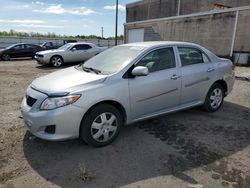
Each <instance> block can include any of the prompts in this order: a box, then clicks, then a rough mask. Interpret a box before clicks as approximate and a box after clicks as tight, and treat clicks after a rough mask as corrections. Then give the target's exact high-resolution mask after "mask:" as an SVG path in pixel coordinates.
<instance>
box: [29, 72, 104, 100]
mask: <svg viewBox="0 0 250 188" xmlns="http://www.w3.org/2000/svg"><path fill="white" fill-rule="evenodd" d="M106 77H107V75H100V74H95V73H91V72H89V73H88V72H84V71H81V70H78V69H76V68H75V67H70V68H66V69H63V70H60V71H56V72H53V73H50V74H48V75H46V76H42V77H40V78H37V79H35V80H34V81H33V82H32V83H31V87H32V88H33V89H35V90H38V91H40V92H42V93H46V94H48V95H66V94H67V93H70V92H73V91H76V90H79V89H81V90H82V89H84V87H87V86H89V85H93V84H98V83H102V82H103V81H104V80H105V78H106Z"/></svg>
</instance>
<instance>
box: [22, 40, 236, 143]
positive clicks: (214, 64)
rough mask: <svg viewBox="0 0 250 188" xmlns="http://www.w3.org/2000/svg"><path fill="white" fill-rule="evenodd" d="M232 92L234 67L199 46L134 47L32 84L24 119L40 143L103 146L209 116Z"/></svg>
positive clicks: (105, 54)
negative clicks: (156, 124) (180, 115)
mask: <svg viewBox="0 0 250 188" xmlns="http://www.w3.org/2000/svg"><path fill="white" fill-rule="evenodd" d="M233 84H234V66H233V65H232V63H231V61H230V60H228V59H221V58H219V57H217V56H216V55H214V54H213V53H212V52H210V51H208V50H207V49H205V48H203V47H201V46H199V45H196V44H192V43H185V42H144V43H132V44H125V45H121V46H117V47H113V48H111V49H109V50H106V51H105V52H103V53H101V54H99V55H97V56H95V57H93V58H91V59H89V60H88V61H86V62H85V63H84V64H81V65H77V66H75V67H70V68H66V69H63V70H60V71H57V72H54V73H51V74H48V75H46V76H43V77H40V78H38V79H36V80H34V81H33V82H32V84H31V85H30V86H29V87H28V89H27V92H26V94H25V97H24V98H23V101H22V105H21V111H22V114H23V119H24V122H25V125H26V127H27V128H28V130H29V131H30V132H31V133H32V134H34V135H35V136H37V137H39V138H42V139H46V140H64V139H71V138H78V137H80V138H82V139H83V140H84V141H85V142H86V143H88V144H90V145H93V146H104V145H107V144H109V143H111V142H112V141H113V140H114V139H115V138H116V137H117V135H118V133H119V131H120V129H121V127H122V126H123V125H125V124H129V123H132V122H136V121H141V120H145V119H147V118H152V117H155V116H158V115H162V114H165V113H169V112H173V111H178V110H182V109H187V108H191V107H194V106H203V108H204V109H205V110H206V111H209V112H214V111H216V110H218V109H219V108H220V106H221V105H222V103H223V98H224V97H225V96H226V95H228V94H229V93H230V92H231V90H232V88H233Z"/></svg>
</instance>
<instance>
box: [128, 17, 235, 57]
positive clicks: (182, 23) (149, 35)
mask: <svg viewBox="0 0 250 188" xmlns="http://www.w3.org/2000/svg"><path fill="white" fill-rule="evenodd" d="M235 16H236V15H235V12H229V13H223V14H222V13H220V14H214V15H206V16H197V17H191V18H180V19H174V20H166V21H159V22H153V23H150V22H149V23H142V24H140V23H138V24H134V25H132V26H131V25H130V26H129V25H128V26H126V30H129V29H133V28H144V41H155V40H158V41H161V40H170V41H187V42H194V43H197V44H200V45H202V46H204V47H206V48H208V49H210V50H211V51H213V52H214V53H216V54H217V55H220V56H228V55H229V54H230V49H231V43H232V35H233V28H234V22H235Z"/></svg>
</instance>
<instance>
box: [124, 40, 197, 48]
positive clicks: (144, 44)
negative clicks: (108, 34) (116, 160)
mask: <svg viewBox="0 0 250 188" xmlns="http://www.w3.org/2000/svg"><path fill="white" fill-rule="evenodd" d="M162 45H169V46H175V45H191V46H199V45H198V44H195V43H191V42H180V41H149V42H136V43H128V44H124V46H140V47H148V48H149V47H157V46H162ZM199 47H200V46H199Z"/></svg>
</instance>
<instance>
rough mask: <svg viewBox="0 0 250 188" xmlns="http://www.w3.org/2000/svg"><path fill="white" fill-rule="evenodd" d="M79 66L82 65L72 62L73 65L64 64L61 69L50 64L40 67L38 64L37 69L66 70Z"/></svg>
mask: <svg viewBox="0 0 250 188" xmlns="http://www.w3.org/2000/svg"><path fill="white" fill-rule="evenodd" d="M79 64H81V63H79V62H72V63H67V64H63V65H62V66H60V67H53V66H52V65H50V64H48V65H39V64H38V66H37V67H36V68H38V69H41V70H59V69H64V68H68V67H71V66H76V65H79Z"/></svg>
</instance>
